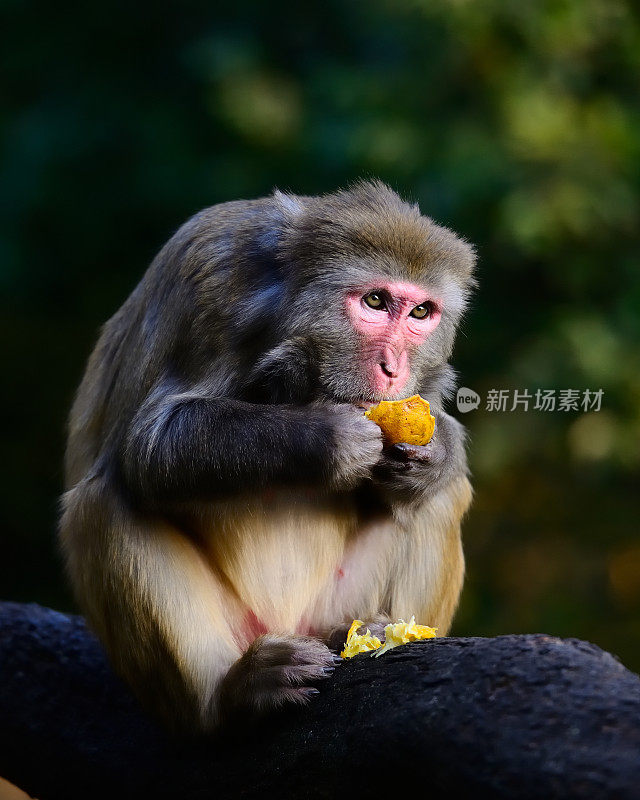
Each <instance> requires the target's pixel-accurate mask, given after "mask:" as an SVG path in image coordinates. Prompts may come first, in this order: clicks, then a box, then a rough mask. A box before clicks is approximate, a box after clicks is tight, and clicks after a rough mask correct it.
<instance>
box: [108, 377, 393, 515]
mask: <svg viewBox="0 0 640 800" xmlns="http://www.w3.org/2000/svg"><path fill="white" fill-rule="evenodd" d="M381 448H382V443H381V438H380V432H379V429H378V427H377V426H376V425H374V424H373V423H370V422H369V421H368V420H365V419H364V418H363V417H362V415H361V413H359V412H358V411H356V410H355V409H353V408H351V407H349V406H320V405H317V406H316V405H308V406H286V405H259V404H253V403H247V402H244V401H241V400H236V399H231V398H220V397H207V396H201V395H196V394H191V393H182V394H168V395H166V396H162V397H160V398H153V397H152V398H150V399H149V401H148V402H146V403H145V404H143V406H142V407H141V409H140V411H139V412H138V413H137V414H136V416H135V417H134V419H133V421H132V423H131V424H130V426H129V428H128V431H127V435H126V437H125V441H124V444H123V446H122V448H121V451H120V464H121V468H122V473H123V477H124V481H125V484H126V486H127V488H128V490H129V492H130V493H131V495H132V496H133V497H134V498H136V500H137V501H138V502H141V503H142V504H143V505H145V507H147V508H149V507H151V508H153V507H159V506H162V505H166V504H168V503H175V502H181V501H184V500H191V499H207V498H211V497H215V496H216V495H220V494H225V493H226V494H228V493H234V492H237V491H244V492H246V491H247V490H252V489H259V488H261V487H264V486H270V485H273V484H291V483H297V484H312V485H313V484H316V485H317V484H320V485H328V486H330V487H332V488H348V487H349V486H351V485H353V484H354V483H355V482H357V481H358V480H360V479H361V478H362V477H364V476H365V475H366V474H368V472H369V470H370V468H371V467H372V466H373V465H374V464H375V463H376V461H377V460H378V458H379V455H380V451H381Z"/></svg>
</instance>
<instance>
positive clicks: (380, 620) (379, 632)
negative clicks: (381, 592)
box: [323, 614, 391, 653]
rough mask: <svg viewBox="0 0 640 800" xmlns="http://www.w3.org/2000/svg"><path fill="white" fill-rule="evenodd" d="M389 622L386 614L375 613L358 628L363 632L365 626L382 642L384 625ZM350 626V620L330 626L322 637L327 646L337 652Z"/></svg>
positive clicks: (341, 646) (344, 640)
mask: <svg viewBox="0 0 640 800" xmlns="http://www.w3.org/2000/svg"><path fill="white" fill-rule="evenodd" d="M390 622H391V620H390V619H389V617H387V616H386V614H376V615H375V617H371V618H370V619H368V620H365V622H363V623H362V625H361V626H360V627H359V628H358V630H359V631H361V632H362V633H364V632H365V631H366V630H367V628H369V630H370V631H371V635H372V636H377V637H378V639H380V641H381V642H383V643H384V626H385V625H388V624H389V623H390ZM350 627H351V622H343V623H341V624H340V625H336V627H335V628H332V629H331V630H330V631H329V632H328V633H327V634H326V635H325V636H323V639H324V641H325V642H326V643H327V646H328V647H329V649H330V650H333V651H334V652H336V653H339V652H340V651H341V650H342V649H343V647H344V644H345V642H346V640H347V633H348V632H349V628H350Z"/></svg>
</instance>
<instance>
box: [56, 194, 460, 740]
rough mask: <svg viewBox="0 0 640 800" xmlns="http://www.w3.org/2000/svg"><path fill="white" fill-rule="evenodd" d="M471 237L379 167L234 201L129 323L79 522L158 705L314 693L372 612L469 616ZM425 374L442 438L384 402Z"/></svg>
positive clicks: (96, 401)
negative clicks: (463, 354)
mask: <svg viewBox="0 0 640 800" xmlns="http://www.w3.org/2000/svg"><path fill="white" fill-rule="evenodd" d="M473 265H474V254H473V251H472V249H471V247H470V246H469V245H468V244H467V243H465V242H464V241H462V240H461V239H460V238H458V237H457V236H455V235H454V234H453V233H452V232H451V231H449V230H447V229H446V228H443V227H440V226H439V225H436V224H435V223H434V222H433V221H432V220H431V219H429V218H428V217H424V216H421V214H420V211H419V209H418V208H417V206H415V205H409V204H407V203H405V202H403V201H402V200H401V199H400V198H399V197H398V196H397V195H396V194H395V193H394V192H393V191H392V190H391V189H389V188H388V187H387V186H385V185H384V184H382V183H379V182H362V183H358V184H356V185H355V186H353V187H351V188H350V189H348V190H345V191H339V192H336V193H335V194H330V195H326V196H321V197H300V196H295V195H288V194H283V193H281V192H279V191H276V192H275V193H274V194H273V195H272V196H271V197H267V198H262V199H258V200H251V201H247V202H244V201H242V202H231V203H224V204H222V205H217V206H213V207H212V208H208V209H205V210H204V211H202V212H200V213H199V214H196V215H195V216H194V217H193V218H192V219H190V220H189V221H188V222H187V223H186V224H185V225H184V226H183V227H182V228H180V229H179V230H178V232H177V233H176V234H175V235H174V236H173V237H172V238H171V239H170V240H169V242H168V243H167V244H166V245H165V246H164V247H163V249H162V250H161V251H160V253H159V254H158V256H157V257H156V258H155V260H154V261H153V263H152V264H151V266H150V268H149V269H148V271H147V272H146V274H145V275H144V277H143V278H142V280H141V281H140V283H139V284H138V286H137V288H136V289H135V290H134V291H133V293H132V294H131V296H130V297H129V298H128V300H127V301H126V302H125V303H124V305H123V306H122V308H120V310H119V311H118V312H117V313H116V314H115V315H114V316H113V317H112V318H111V319H110V320H109V321H108V322H107V323H106V325H105V326H104V328H103V330H102V334H101V336H100V339H99V341H98V344H97V346H96V348H95V350H94V352H93V354H92V355H91V357H90V359H89V363H88V366H87V369H86V373H85V375H84V378H83V380H82V383H81V385H80V388H79V390H78V394H77V397H76V400H75V403H74V406H73V409H72V411H71V416H70V422H69V439H68V448H67V453H66V465H65V467H66V493H65V495H64V497H63V501H62V505H63V514H62V519H61V529H60V536H61V542H62V547H63V549H64V553H65V555H66V560H67V565H68V570H69V574H70V576H71V580H72V583H73V586H74V589H75V592H76V595H77V598H78V601H79V603H80V605H81V607H82V609H83V610H84V612H85V613H86V615H87V618H88V620H89V622H90V624H91V625H92V626H93V628H94V629H95V631H96V632H97V634H98V635H99V637H100V638H101V640H102V642H103V643H104V645H105V647H106V650H107V652H108V654H109V656H110V658H111V661H112V663H113V665H114V667H115V669H116V670H117V671H118V672H119V673H120V674H121V675H122V676H123V677H124V678H125V679H126V680H127V681H128V682H129V683H130V684H131V686H132V687H133V688H134V690H135V691H136V693H137V695H138V696H139V698H140V699H141V701H142V702H143V703H144V704H146V706H147V707H149V708H151V709H152V710H154V711H155V712H156V713H158V714H159V715H161V716H163V717H164V718H165V719H166V720H168V721H169V722H171V723H173V724H174V725H175V726H178V727H182V728H187V729H189V730H192V731H193V730H197V731H207V730H211V729H212V728H214V727H215V726H216V725H217V724H218V723H219V722H220V721H221V720H224V719H226V718H227V717H228V716H229V717H233V716H234V715H237V714H239V713H242V714H246V715H247V716H248V717H251V716H252V715H254V714H256V713H259V712H264V711H268V710H270V709H272V708H275V707H278V706H281V705H283V704H287V703H298V704H302V703H305V702H307V701H308V700H309V699H310V698H311V697H312V696H313V695H314V694H317V693H318V691H319V690H318V688H317V686H318V685H320V686H321V682H320V681H319V679H321V678H325V677H327V676H329V675H330V674H331V672H332V671H333V669H334V664H335V663H337V661H339V659H338V657H337V656H336V655H335V652H333V651H332V648H336V647H339V646H340V645H341V644H342V642H343V641H344V634H345V631H346V629H347V628H348V626H349V623H350V622H351V621H352V620H353V619H354V618H359V619H363V620H365V624H366V625H368V626H369V627H370V628H371V630H372V632H378V633H379V632H380V628H381V626H382V625H383V624H384V623H385V622H386V621H388V620H389V619H391V620H396V619H398V618H399V617H403V618H405V619H409V618H410V617H411V615H412V614H415V616H416V619H417V620H418V621H419V622H421V623H425V624H429V625H433V626H437V628H438V631H439V634H440V635H443V634H446V633H447V631H448V629H449V626H450V623H451V619H452V616H453V613H454V610H455V607H456V604H457V602H458V597H459V593H460V590H461V584H462V577H463V568H464V565H463V555H462V548H461V542H460V522H461V518H462V517H463V515H464V513H465V511H466V510H467V508H468V506H469V503H470V499H471V488H470V484H469V481H468V477H467V465H466V458H465V450H464V438H465V437H464V431H463V428H462V426H461V425H460V424H459V423H458V422H457V421H456V420H454V419H453V418H452V417H450V416H448V415H447V414H446V413H444V411H443V409H442V402H443V397H446V396H447V395H449V394H450V392H451V389H452V385H453V373H452V370H451V368H450V367H449V366H448V364H447V359H448V358H449V356H450V354H451V351H452V347H453V342H454V336H455V331H456V326H457V324H458V321H459V319H460V316H461V314H462V312H463V310H464V307H465V303H466V300H467V296H468V293H469V290H470V288H471V287H472V284H473V277H472V271H473ZM415 393H419V394H421V395H422V396H423V397H425V398H426V399H427V400H429V401H430V403H431V407H432V411H433V413H434V415H435V417H436V428H435V435H434V438H433V440H432V441H431V442H430V443H429V444H428V445H426V446H425V447H416V446H409V445H403V444H399V445H395V446H394V447H390V448H387V447H384V446H383V440H382V437H381V432H380V429H379V428H378V426H377V425H375V423H373V422H371V421H369V420H368V419H366V418H365V417H364V414H363V408H366V407H367V406H370V405H372V404H374V403H376V402H378V401H380V400H383V399H387V400H389V399H399V398H402V397H408V396H410V395H412V394H415Z"/></svg>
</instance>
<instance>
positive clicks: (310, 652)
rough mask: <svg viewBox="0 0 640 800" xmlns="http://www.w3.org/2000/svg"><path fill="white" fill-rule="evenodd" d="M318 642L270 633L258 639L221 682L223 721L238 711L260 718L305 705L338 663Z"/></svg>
mask: <svg viewBox="0 0 640 800" xmlns="http://www.w3.org/2000/svg"><path fill="white" fill-rule="evenodd" d="M339 661H340V659H339V658H337V657H336V656H335V655H334V654H333V653H332V652H331V651H330V650H329V648H328V647H327V646H326V644H324V642H321V641H320V640H319V639H314V638H312V637H310V636H286V635H277V634H271V633H267V634H264V635H263V636H260V637H258V638H257V639H256V640H255V641H254V642H253V643H252V644H251V645H250V646H249V648H248V649H247V651H246V652H245V653H244V655H243V656H242V657H241V658H239V659H238V660H237V661H236V662H235V664H234V665H233V666H232V667H231V669H230V670H229V672H228V673H227V675H226V676H225V678H224V679H223V681H222V684H221V687H220V692H219V709H220V716H221V718H222V719H228V718H229V717H231V716H233V715H234V714H236V713H238V712H242V713H244V714H247V713H248V714H250V715H251V714H253V715H260V714H264V713H265V712H268V711H270V710H272V709H275V708H279V707H281V706H285V705H290V704H295V705H304V704H306V703H308V702H309V700H311V699H312V698H313V697H314V696H315V695H317V694H318V693H319V690H318V689H317V688H316V686H315V685H314V684H316V683H317V682H318V681H320V680H322V679H324V678H328V677H329V676H330V675H331V673H332V672H333V671H334V669H335V664H336V663H339Z"/></svg>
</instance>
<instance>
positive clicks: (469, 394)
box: [456, 386, 480, 414]
mask: <svg viewBox="0 0 640 800" xmlns="http://www.w3.org/2000/svg"><path fill="white" fill-rule="evenodd" d="M456 405H457V406H458V411H461V412H462V413H463V414H466V413H467V411H473V409H474V408H478V406H479V405H480V395H479V394H478V393H477V392H474V391H473V389H467V387H466V386H461V387H460V388H459V389H458V393H457V394H456Z"/></svg>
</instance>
